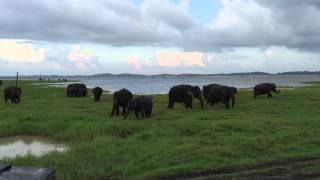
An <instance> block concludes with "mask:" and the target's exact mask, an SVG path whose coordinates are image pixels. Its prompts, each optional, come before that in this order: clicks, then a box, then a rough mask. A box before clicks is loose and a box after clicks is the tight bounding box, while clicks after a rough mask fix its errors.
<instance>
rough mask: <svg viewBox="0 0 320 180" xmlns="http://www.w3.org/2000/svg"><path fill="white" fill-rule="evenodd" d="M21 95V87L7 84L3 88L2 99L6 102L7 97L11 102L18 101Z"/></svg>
mask: <svg viewBox="0 0 320 180" xmlns="http://www.w3.org/2000/svg"><path fill="white" fill-rule="evenodd" d="M21 95H22V89H21V88H20V87H17V86H8V87H6V88H5V89H4V100H5V102H6V103H7V101H8V99H10V100H11V102H12V103H15V104H17V103H19V102H20V98H21Z"/></svg>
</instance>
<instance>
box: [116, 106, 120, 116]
mask: <svg viewBox="0 0 320 180" xmlns="http://www.w3.org/2000/svg"><path fill="white" fill-rule="evenodd" d="M119 113H120V107H119V106H117V107H116V114H117V116H119Z"/></svg>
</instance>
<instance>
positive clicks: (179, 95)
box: [168, 84, 203, 109]
mask: <svg viewBox="0 0 320 180" xmlns="http://www.w3.org/2000/svg"><path fill="white" fill-rule="evenodd" d="M193 97H194V98H197V99H199V101H200V104H201V109H203V97H202V92H201V89H200V87H199V86H191V85H185V84H181V85H176V86H173V87H171V89H170V91H169V104H168V109H173V106H174V103H176V102H183V103H184V104H185V108H186V109H188V108H190V109H192V99H193Z"/></svg>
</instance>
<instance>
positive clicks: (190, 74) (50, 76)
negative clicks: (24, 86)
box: [0, 71, 320, 80]
mask: <svg viewBox="0 0 320 180" xmlns="http://www.w3.org/2000/svg"><path fill="white" fill-rule="evenodd" d="M246 75H320V71H291V72H281V73H266V72H244V73H220V74H192V73H186V74H156V75H143V74H129V73H123V74H111V73H103V74H94V75H72V76H71V75H42V76H39V75H29V76H23V75H22V76H20V77H19V78H20V79H30V80H31V79H32V80H34V79H39V78H44V79H51V80H58V79H78V78H81V79H83V78H87V79H90V78H97V77H141V78H143V77H194V76H246ZM14 78H15V76H0V79H14Z"/></svg>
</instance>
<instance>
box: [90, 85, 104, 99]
mask: <svg viewBox="0 0 320 180" xmlns="http://www.w3.org/2000/svg"><path fill="white" fill-rule="evenodd" d="M102 92H103V89H102V88H101V87H95V88H93V89H92V93H93V96H94V100H95V101H100V96H101V95H102Z"/></svg>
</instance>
